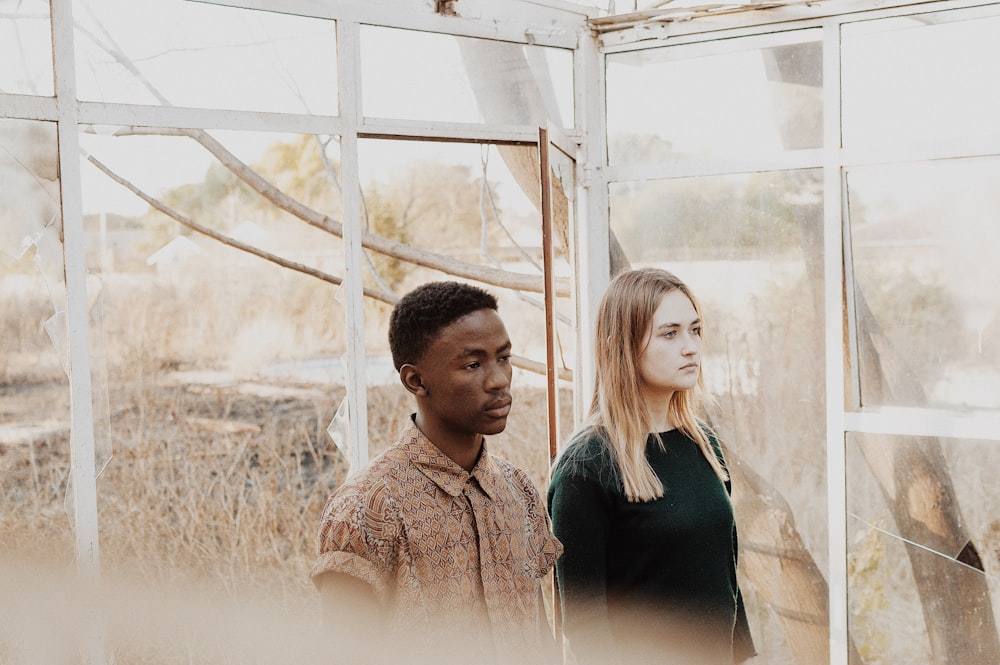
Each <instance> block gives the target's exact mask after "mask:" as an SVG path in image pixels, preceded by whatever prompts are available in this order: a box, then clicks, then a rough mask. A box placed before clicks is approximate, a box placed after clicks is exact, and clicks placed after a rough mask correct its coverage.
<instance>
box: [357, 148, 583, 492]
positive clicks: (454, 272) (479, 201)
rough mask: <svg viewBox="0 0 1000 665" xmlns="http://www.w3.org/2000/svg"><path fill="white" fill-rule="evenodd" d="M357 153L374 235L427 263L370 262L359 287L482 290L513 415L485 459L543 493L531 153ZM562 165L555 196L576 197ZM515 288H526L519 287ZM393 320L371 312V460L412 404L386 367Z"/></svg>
mask: <svg viewBox="0 0 1000 665" xmlns="http://www.w3.org/2000/svg"><path fill="white" fill-rule="evenodd" d="M359 154H360V173H361V179H362V183H364V203H365V212H366V214H367V224H368V229H369V231H370V232H372V233H374V234H377V235H379V236H383V237H386V238H389V239H391V240H393V241H396V242H398V243H404V244H406V245H408V246H411V247H414V248H417V250H418V251H421V252H423V253H425V255H426V256H428V257H429V260H428V264H429V265H425V266H419V265H416V264H414V263H411V262H407V261H403V260H400V259H398V258H394V257H388V256H384V255H380V254H377V253H374V252H372V253H370V257H371V264H370V266H369V271H368V272H367V274H366V284H367V285H369V286H370V287H372V288H376V289H379V290H382V291H384V292H388V293H391V294H393V295H394V296H397V297H398V296H402V295H403V294H404V293H406V292H408V291H410V290H411V289H413V288H415V287H416V286H419V285H420V284H423V283H425V282H430V281H438V280H448V279H452V280H458V281H466V282H472V283H477V284H478V285H479V286H481V287H483V288H485V289H486V290H487V291H489V292H490V293H492V294H494V295H495V296H496V297H497V299H498V300H499V303H500V305H499V313H500V316H501V318H502V319H503V320H504V323H505V325H506V327H507V332H508V334H509V335H510V338H511V343H512V345H513V353H514V355H515V356H517V358H516V359H515V363H514V365H515V367H514V376H513V381H512V393H513V399H514V405H513V409H512V410H511V413H510V416H509V418H508V421H507V427H506V429H505V430H504V432H503V433H502V434H499V435H497V436H494V437H491V439H490V450H491V451H492V452H495V453H496V454H498V455H500V456H502V457H506V458H508V459H510V460H511V461H513V462H514V463H515V464H517V465H518V466H520V467H522V468H524V469H525V470H526V471H528V472H529V473H530V475H531V477H532V479H533V480H534V481H535V483H536V484H537V485H538V487H539V489H541V488H543V487H544V484H545V482H546V478H547V470H548V463H549V456H548V445H547V441H548V437H547V434H546V422H547V417H546V413H547V412H546V392H545V377H544V363H545V357H546V354H545V314H544V301H543V296H542V293H541V292H540V290H541V287H542V256H541V248H542V229H541V214H540V213H539V211H538V207H537V197H538V191H539V190H538V151H537V149H536V148H535V147H533V146H531V147H523V146H494V145H475V144H460V143H429V142H413V141H384V140H362V141H361V145H360V147H359ZM566 166H567V165H566V164H562V163H558V162H557V161H553V171H554V172H555V175H556V178H557V179H556V185H555V186H556V188H557V189H561V190H562V191H569V192H572V191H574V189H573V187H572V183H571V182H568V181H567V180H566V178H567V177H568V176H567V173H569V174H570V175H571V174H572V173H573V170H572V169H571V168H566ZM533 199H534V200H533ZM554 199H558V200H559V201H561V202H562V203H554V207H555V208H556V209H557V210H556V213H555V214H556V218H557V220H559V221H558V222H557V226H558V227H559V228H560V229H561V231H560V232H558V233H556V239H555V244H556V257H557V260H556V266H555V269H556V274H557V275H558V276H559V279H560V280H561V281H560V284H561V285H562V287H563V289H564V293H563V295H562V297H560V298H558V301H557V314H558V320H559V326H558V328H559V335H560V337H559V347H558V348H559V354H558V356H557V364H558V365H559V366H560V367H562V368H566V369H567V370H571V369H572V367H573V363H574V355H573V354H574V348H575V332H574V327H573V312H574V308H573V304H572V301H571V300H570V299H569V297H568V282H567V281H566V280H567V277H566V276H567V275H569V274H570V268H569V259H568V253H567V251H566V248H567V232H568V219H569V210H568V208H567V205H566V203H567V201H566V197H565V196H560V195H559V194H557V195H556V196H555V197H554ZM372 268H374V270H372ZM476 270H489V271H495V274H496V275H497V276H498V278H497V279H492V278H491V281H490V282H482V281H479V280H477V279H476V278H475V276H474V271H476ZM470 271H473V272H470ZM518 281H526V282H527V283H528V286H529V287H532V288H520V287H518V284H517V282H518ZM390 311H391V307H390V306H388V305H383V304H379V303H374V304H372V305H370V306H369V307H368V308H367V309H366V320H365V331H366V336H367V353H368V360H367V362H368V363H369V365H371V366H372V367H374V368H375V370H377V372H378V373H377V374H373V373H372V371H373V370H371V369H370V370H369V386H370V387H369V392H368V399H369V407H370V409H369V422H368V426H369V433H370V437H369V441H370V446H371V449H370V451H369V452H370V454H371V455H375V454H377V453H378V452H379V451H380V450H381V449H382V448H384V447H385V446H387V445H389V444H391V443H392V442H393V441H394V440H395V437H396V435H397V434H398V433H399V432H400V429H401V427H402V426H403V425H405V423H406V419H407V418H408V416H409V414H410V413H412V412H413V411H414V410H415V405H414V403H413V398H412V397H411V396H410V395H409V393H407V392H406V391H405V390H404V389H403V388H402V386H401V385H400V384H399V379H398V375H397V374H396V373H395V371H394V370H393V368H392V361H391V357H390V353H389V348H388V340H387V329H388V315H389V312H390ZM539 365H540V368H539V367H538V366H539ZM532 368H534V369H532ZM383 369H388V370H389V371H388V372H386V373H383ZM373 376H377V377H379V381H378V384H379V385H374V384H375V383H376V382H375V381H373V380H372V379H373ZM560 388H561V396H560V410H561V414H560V418H561V421H562V422H563V423H566V424H567V426H571V423H572V392H571V389H572V384H571V383H570V382H569V381H563V382H561V386H560Z"/></svg>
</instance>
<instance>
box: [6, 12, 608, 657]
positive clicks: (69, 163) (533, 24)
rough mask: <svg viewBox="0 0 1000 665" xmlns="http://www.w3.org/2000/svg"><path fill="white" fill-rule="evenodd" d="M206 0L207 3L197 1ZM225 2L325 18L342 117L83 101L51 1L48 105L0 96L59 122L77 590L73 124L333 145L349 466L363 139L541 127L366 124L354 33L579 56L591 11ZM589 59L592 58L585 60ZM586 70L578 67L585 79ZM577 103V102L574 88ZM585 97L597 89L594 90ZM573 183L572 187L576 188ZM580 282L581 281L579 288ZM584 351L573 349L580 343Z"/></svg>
mask: <svg viewBox="0 0 1000 665" xmlns="http://www.w3.org/2000/svg"><path fill="white" fill-rule="evenodd" d="M193 1H202V0H193ZM206 1H207V2H208V3H209V4H221V5H228V6H232V7H242V8H249V9H258V10H266V11H277V12H281V13H290V14H297V15H302V16H312V17H317V18H324V19H332V20H335V21H336V22H337V41H338V43H337V66H338V68H339V72H338V85H339V90H338V95H339V100H340V105H341V108H340V115H339V116H313V115H305V114H294V113H262V112H243V111H228V110H216V109H201V108H183V107H160V106H147V105H139V104H122V103H103V102H87V101H83V102H79V101H77V100H76V70H75V63H74V31H73V14H72V11H73V3H72V2H71V1H70V0H66V1H60V2H52V3H51V5H50V6H51V10H52V16H51V20H52V35H53V52H54V58H53V67H54V71H55V81H56V86H55V96H54V97H36V96H31V95H20V94H6V93H0V118H22V119H28V120H42V121H50V122H56V123H58V129H59V131H58V148H59V168H60V176H61V177H60V186H61V189H62V223H63V229H64V238H65V242H64V265H65V279H66V288H67V314H68V328H69V330H68V333H69V340H70V363H71V365H70V366H71V372H70V390H71V401H72V423H71V427H72V430H71V432H72V433H71V445H72V487H73V491H74V494H73V499H74V506H75V517H76V524H75V526H76V529H75V530H76V549H77V555H78V558H79V565H80V568H81V572H82V576H83V581H84V582H85V583H90V584H95V585H96V584H97V583H98V582H99V577H100V555H99V534H98V523H97V490H96V478H95V467H94V450H95V441H94V438H95V435H94V431H95V428H94V409H93V404H92V390H93V389H92V377H91V369H90V362H91V359H90V355H89V336H90V331H89V330H88V312H87V293H86V264H85V261H84V242H83V236H84V231H83V212H82V192H81V169H80V154H81V150H80V143H79V126H81V125H90V124H93V125H111V126H137V127H142V126H166V127H179V128H189V129H206V130H212V129H226V130H248V131H268V132H286V133H302V134H327V135H336V136H339V137H340V148H341V161H342V164H343V174H342V177H343V182H342V185H343V197H344V219H343V222H344V252H345V262H346V265H347V269H346V271H345V273H346V274H345V280H344V284H343V287H342V294H343V300H344V304H345V309H346V313H347V320H348V321H347V325H348V333H349V334H348V342H347V355H348V363H347V370H348V374H347V382H348V386H347V400H348V405H349V409H350V415H351V417H350V420H349V422H350V428H349V439H350V447H351V450H352V460H351V461H352V464H354V465H355V467H357V466H359V465H361V464H363V463H364V462H366V461H367V458H368V447H367V405H366V402H367V395H366V382H365V378H364V377H365V348H364V314H363V306H362V303H363V293H362V282H361V273H362V270H363V269H364V265H365V262H364V260H363V254H362V248H361V230H362V219H361V201H360V192H361V188H360V183H359V181H358V170H357V150H358V140H359V138H367V137H379V138H407V139H421V140H442V139H443V140H451V141H455V140H461V141H468V142H480V143H485V142H490V143H493V142H495V143H508V144H509V143H517V144H525V145H527V144H536V143H537V142H538V136H539V133H538V126H537V125H524V126H496V125H478V124H468V123H447V122H412V121H402V120H387V119H381V118H365V117H363V116H362V112H361V109H360V100H361V86H362V85H363V81H362V80H361V75H360V44H359V33H360V28H361V26H362V25H375V26H384V27H392V28H405V29H412V30H419V31H424V32H437V33H443V34H449V35H456V36H463V37H476V38H486V39H494V40H501V41H508V42H513V43H520V44H530V45H540V46H550V47H557V48H563V49H569V50H574V51H575V50H577V48H578V46H579V44H581V43H589V42H588V38H589V31H587V30H586V29H584V27H583V25H584V24H583V21H584V20H585V19H586V18H587V12H586V11H585V10H584V9H582V8H580V7H575V6H573V5H570V4H568V3H561V2H558V1H557V0H545V1H542V0H509V1H505V2H502V3H498V2H492V1H490V0H463V1H462V2H461V4H460V6H459V7H458V9H459V14H460V15H459V16H442V15H439V14H436V13H434V12H433V11H432V10H430V9H429V5H428V3H426V2H422V1H420V0H395V1H394V2H379V3H372V2H363V1H360V0H339V1H338V2H336V3H330V2H325V1H321V0H206ZM594 53H596V50H593V49H592V50H591V57H592V58H593V54H594ZM590 71H593V70H592V69H589V68H584V67H581V66H580V65H579V64H576V65H575V66H574V74H575V75H576V76H581V75H583V74H584V73H586V72H590ZM576 88H577V90H576V93H575V102H576V104H577V105H578V106H579V105H580V100H581V99H582V98H583V95H582V94H581V93H580V89H581V87H580V86H579V85H577V86H576ZM591 91H592V89H591ZM582 120H583V118H582V117H581V115H580V113H579V112H577V115H576V118H575V122H576V127H577V128H574V129H569V130H565V131H558V130H551V131H552V133H551V136H550V139H551V141H552V142H553V144H555V145H557V146H558V147H559V148H560V149H561V150H563V151H564V152H566V153H567V154H576V153H577V152H578V150H579V147H580V144H581V143H582V131H581V130H580V129H578V128H579V127H581V126H582ZM578 181H579V178H578ZM582 281H583V282H584V283H586V279H582ZM578 347H579V345H578ZM95 622H96V624H95V626H93V627H92V630H91V631H90V636H89V638H88V641H87V643H86V644H85V645H84V653H83V654H82V657H83V659H84V662H87V663H93V664H97V663H102V662H106V659H107V657H108V655H107V654H106V650H105V646H104V637H103V629H102V627H101V626H100V625H99V623H100V622H99V617H97V616H96V615H95Z"/></svg>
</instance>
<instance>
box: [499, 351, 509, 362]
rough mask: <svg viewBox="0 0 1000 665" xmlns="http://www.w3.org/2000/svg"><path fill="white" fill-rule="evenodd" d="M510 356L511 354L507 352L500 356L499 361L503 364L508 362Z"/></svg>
mask: <svg viewBox="0 0 1000 665" xmlns="http://www.w3.org/2000/svg"><path fill="white" fill-rule="evenodd" d="M510 356H511V354H509V353H508V354H507V355H505V356H500V362H501V363H503V364H506V363H509V362H510Z"/></svg>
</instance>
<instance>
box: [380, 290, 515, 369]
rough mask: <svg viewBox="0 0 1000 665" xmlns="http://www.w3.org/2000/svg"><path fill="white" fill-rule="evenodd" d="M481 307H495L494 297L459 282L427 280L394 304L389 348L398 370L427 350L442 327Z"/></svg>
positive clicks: (495, 300)
mask: <svg viewBox="0 0 1000 665" xmlns="http://www.w3.org/2000/svg"><path fill="white" fill-rule="evenodd" d="M481 309H492V310H494V311H496V309H497V299H496V296H494V295H492V294H491V293H488V292H487V291H484V290H483V289H481V288H479V287H478V286H472V285H471V284H462V283H461V282H428V283H427V284H423V285H421V286H418V287H417V288H415V289H413V290H412V291H410V292H409V293H407V294H406V295H405V296H403V298H402V299H401V300H400V301H399V302H398V303H396V306H395V307H394V308H393V309H392V314H391V315H390V316H389V349H390V350H391V351H392V364H393V365H394V366H395V367H396V369H397V370H398V369H399V368H400V367H402V366H403V365H406V364H413V363H416V362H417V361H419V360H420V358H421V357H422V356H423V355H424V353H425V352H426V351H427V347H429V346H430V345H431V343H432V342H433V341H434V338H435V336H437V334H438V332H440V330H441V329H442V328H444V327H445V326H447V325H450V324H451V323H454V322H455V321H457V320H458V319H460V318H462V317H463V316H467V315H469V314H472V313H473V312H477V311H479V310H481Z"/></svg>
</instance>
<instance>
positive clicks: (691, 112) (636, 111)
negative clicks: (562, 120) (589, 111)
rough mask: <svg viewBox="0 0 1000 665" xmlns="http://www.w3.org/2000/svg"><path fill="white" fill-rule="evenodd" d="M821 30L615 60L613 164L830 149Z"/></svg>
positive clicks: (610, 73) (611, 72)
mask: <svg viewBox="0 0 1000 665" xmlns="http://www.w3.org/2000/svg"><path fill="white" fill-rule="evenodd" d="M822 53H823V50H822V44H821V42H820V32H819V31H818V30H800V31H795V32H789V33H780V34H779V35H773V36H769V37H768V39H767V40H762V39H760V38H752V39H733V40H726V41H725V42H722V43H719V42H716V43H712V44H711V46H710V47H709V46H706V45H703V44H694V45H686V46H670V47H663V48H656V49H644V50H641V51H635V52H630V53H618V54H611V55H608V57H607V105H608V160H609V161H610V162H612V163H617V162H654V161H666V160H670V159H673V158H677V157H688V158H707V157H725V158H732V157H739V156H757V157H759V156H760V155H762V154H774V153H781V152H785V151H789V150H798V149H802V148H819V147H821V146H822V145H823V61H822Z"/></svg>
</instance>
